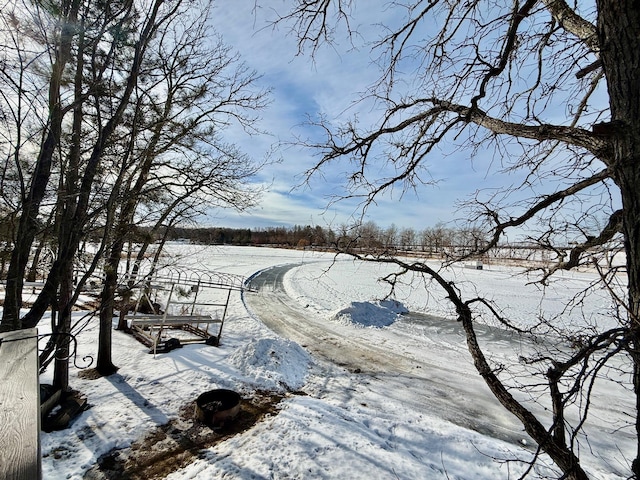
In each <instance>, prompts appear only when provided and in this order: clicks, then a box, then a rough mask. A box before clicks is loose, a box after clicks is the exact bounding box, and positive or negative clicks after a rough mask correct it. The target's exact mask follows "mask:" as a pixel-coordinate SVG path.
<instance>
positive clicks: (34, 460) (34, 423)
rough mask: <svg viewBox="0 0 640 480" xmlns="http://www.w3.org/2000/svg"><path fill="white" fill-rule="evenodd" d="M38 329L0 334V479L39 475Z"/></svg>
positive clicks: (18, 479)
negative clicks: (0, 340) (0, 426)
mask: <svg viewBox="0 0 640 480" xmlns="http://www.w3.org/2000/svg"><path fill="white" fill-rule="evenodd" d="M37 335H38V331H37V330H36V329H35V328H29V329H25V330H16V331H13V332H5V333H0V338H1V339H2V342H1V343H0V379H1V380H2V382H1V383H0V425H2V428H0V478H2V479H7V480H33V479H40V478H42V470H41V459H40V383H39V380H38V339H37Z"/></svg>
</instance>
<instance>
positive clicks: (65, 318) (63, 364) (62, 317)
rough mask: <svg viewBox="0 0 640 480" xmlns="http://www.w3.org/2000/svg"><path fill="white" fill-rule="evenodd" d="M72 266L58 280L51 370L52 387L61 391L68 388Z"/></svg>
mask: <svg viewBox="0 0 640 480" xmlns="http://www.w3.org/2000/svg"><path fill="white" fill-rule="evenodd" d="M72 299H73V266H72V265H70V266H68V267H67V268H66V270H65V272H64V274H63V275H62V278H61V281H60V298H59V300H58V312H59V316H58V325H57V328H56V339H57V341H56V357H55V363H54V370H53V387H54V389H60V390H62V391H63V392H65V391H68V390H69V354H70V348H69V345H70V344H71V307H72V306H73V300H72Z"/></svg>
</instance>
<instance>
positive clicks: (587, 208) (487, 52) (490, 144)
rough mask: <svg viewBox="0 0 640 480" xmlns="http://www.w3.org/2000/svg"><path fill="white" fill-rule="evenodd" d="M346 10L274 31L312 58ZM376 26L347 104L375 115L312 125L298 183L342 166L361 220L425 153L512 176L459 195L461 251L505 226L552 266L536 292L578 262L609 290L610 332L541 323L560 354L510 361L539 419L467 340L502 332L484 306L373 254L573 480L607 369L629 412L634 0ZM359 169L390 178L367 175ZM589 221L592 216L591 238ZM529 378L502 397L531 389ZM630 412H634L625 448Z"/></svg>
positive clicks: (638, 275)
mask: <svg viewBox="0 0 640 480" xmlns="http://www.w3.org/2000/svg"><path fill="white" fill-rule="evenodd" d="M360 3H361V2H355V1H354V0H304V1H302V0H292V2H291V3H290V5H292V7H291V10H290V11H289V12H283V14H282V16H281V17H279V19H278V21H280V22H290V24H291V25H293V28H294V31H295V32H296V33H297V35H298V38H299V48H300V51H301V52H302V51H304V50H305V49H308V48H310V50H311V51H312V52H315V51H317V49H318V48H320V45H321V43H323V42H325V41H329V42H330V41H331V40H332V39H333V38H334V34H335V33H336V32H337V30H338V29H340V28H345V30H346V31H347V32H348V33H350V34H351V33H353V32H352V30H351V27H352V25H359V24H360V23H359V21H357V20H354V19H353V18H352V14H353V13H354V12H355V11H356V10H354V6H355V5H356V4H357V5H359V4H360ZM362 3H364V2H362ZM367 11H368V12H369V13H371V9H370V8H369V7H368V6H367ZM383 15H384V16H383ZM380 22H381V24H380V25H378V26H377V28H376V31H377V32H383V33H382V34H381V36H380V37H379V38H376V39H373V41H372V44H371V47H372V51H373V52H374V53H375V54H377V55H378V61H377V65H380V66H381V73H380V77H379V81H378V82H377V83H375V84H374V85H372V86H371V89H370V90H369V92H368V95H367V96H366V97H363V98H361V101H363V102H364V101H370V100H371V101H373V102H375V104H376V105H378V106H381V107H382V108H383V114H382V115H381V118H380V120H379V121H378V122H377V123H372V124H370V125H361V124H359V123H358V120H357V119H354V120H352V121H347V122H345V123H343V124H336V125H332V124H329V123H328V122H327V121H325V120H323V119H320V121H319V122H318V123H317V125H318V126H319V127H320V131H321V132H324V134H325V135H326V138H325V139H324V141H321V142H313V143H311V142H307V143H306V144H307V145H308V146H310V147H312V148H314V149H315V150H316V152H317V153H318V154H319V161H318V162H317V164H316V165H315V167H314V168H313V169H311V170H309V171H308V172H307V174H308V175H313V174H315V173H316V172H318V171H321V170H322V169H323V168H327V167H329V168H334V167H333V164H334V163H335V162H338V161H341V160H344V164H345V165H352V166H353V171H352V172H348V173H347V175H346V176H345V178H346V182H345V189H346V193H345V195H344V196H346V197H354V196H361V197H362V198H363V208H364V209H365V210H366V209H367V207H368V206H370V205H371V204H372V202H374V201H375V200H376V199H377V198H378V197H379V196H381V195H383V194H385V193H386V192H388V191H389V190H391V189H393V190H396V191H397V190H398V189H400V190H401V191H407V190H412V189H414V188H416V187H417V185H418V184H420V183H422V180H421V174H422V173H423V170H424V168H425V163H426V159H432V160H433V158H434V157H438V156H439V157H440V158H441V160H439V161H442V162H445V161H447V157H446V153H447V152H454V151H460V150H463V151H466V152H468V155H469V157H474V156H486V155H487V152H492V153H493V162H492V163H491V166H490V167H489V168H490V169H491V171H492V172H493V173H494V174H504V175H511V176H512V178H513V180H511V182H510V183H509V185H510V186H509V187H508V188H506V189H504V190H503V191H499V192H496V191H491V192H482V191H480V192H477V193H476V194H475V195H474V196H472V197H471V198H469V199H468V201H467V203H466V205H465V208H466V209H465V210H464V216H465V217H466V218H467V219H468V220H469V224H470V225H469V229H468V230H467V231H468V232H473V235H471V236H470V237H469V238H468V239H465V243H468V242H467V240H469V239H470V240H471V244H470V245H468V248H465V249H464V252H463V254H464V255H478V254H482V253H484V252H488V251H489V249H491V248H493V247H496V246H498V245H499V242H501V241H502V240H503V239H505V238H506V236H507V235H509V234H511V235H514V234H513V233H512V232H514V231H515V232H521V233H522V232H524V233H525V234H526V235H528V237H527V239H526V240H527V242H528V243H529V244H530V245H533V247H534V248H535V251H538V252H540V251H544V252H547V253H548V256H547V258H548V259H549V260H550V261H551V262H552V265H551V266H549V267H544V268H543V269H541V271H540V276H539V280H540V282H541V284H543V285H544V284H545V283H547V282H548V281H550V280H551V279H552V278H553V274H554V273H555V272H557V271H560V270H568V269H572V268H576V267H578V266H583V265H587V264H589V265H591V266H592V267H594V268H597V269H598V270H599V272H600V273H601V281H600V285H599V286H600V287H601V288H604V289H608V290H610V291H611V293H612V301H613V302H614V304H615V305H616V308H615V310H614V312H613V313H612V318H611V320H612V322H609V324H611V323H613V325H614V326H613V327H610V326H606V325H605V324H602V325H599V324H596V325H592V326H590V328H589V329H586V328H585V329H582V330H579V331H578V332H573V334H572V333H571V332H567V331H562V329H561V328H560V326H559V325H557V324H555V323H554V322H553V321H552V320H548V321H546V322H542V323H541V325H544V328H545V329H546V332H547V333H548V332H551V331H552V332H554V334H558V335H559V336H560V338H562V339H563V340H562V341H563V342H565V343H566V344H567V348H558V349H557V350H553V351H548V352H545V353H544V354H542V353H541V354H540V355H539V356H537V357H535V358H529V359H523V360H522V363H521V365H520V367H526V368H528V370H527V371H528V375H530V376H531V378H532V379H533V380H532V382H531V383H535V382H537V387H535V388H537V390H536V395H540V396H542V395H545V396H546V398H547V399H548V403H549V405H550V408H549V412H550V413H549V415H550V416H549V418H543V417H539V416H536V415H535V414H534V413H532V410H531V409H530V408H529V406H530V405H529V404H528V403H527V400H526V395H525V396H522V395H518V398H516V396H515V395H513V394H512V390H511V387H514V385H511V384H510V383H509V380H508V378H509V376H508V374H507V373H506V372H505V371H504V370H503V369H502V366H500V365H493V364H492V363H491V361H490V360H489V359H488V358H487V356H486V354H485V352H484V351H483V349H482V346H481V344H480V342H479V341H478V336H477V334H476V329H475V324H476V321H477V320H478V319H479V318H481V317H484V321H486V319H487V317H494V318H495V319H496V320H497V321H498V322H500V323H501V324H503V325H511V323H509V321H508V319H506V318H503V317H502V316H501V315H500V314H499V312H500V310H499V309H497V308H496V306H494V305H492V304H491V303H490V302H488V301H487V300H486V299H482V298H463V296H462V294H461V293H460V291H459V290H458V289H457V288H456V287H455V285H454V284H452V283H451V282H450V281H449V280H448V279H447V278H445V277H446V275H445V274H444V273H442V272H440V271H438V270H436V269H434V268H432V267H430V266H429V265H428V264H427V263H426V262H421V261H412V262H407V261H404V260H403V259H401V258H397V257H392V256H379V257H376V258H373V259H374V260H375V261H382V262H389V263H392V264H395V265H397V266H398V267H399V268H400V270H399V273H402V272H407V271H414V272H422V273H424V274H425V275H427V276H429V277H431V278H432V279H433V281H435V282H436V283H437V284H438V285H440V287H441V288H442V289H443V290H444V291H445V292H446V295H447V297H448V298H449V299H450V301H451V302H452V303H453V305H454V306H455V309H456V312H457V315H458V319H459V320H460V322H461V324H462V326H463V328H464V331H465V332H466V336H467V343H468V347H469V351H470V353H471V355H472V357H473V360H474V363H475V365H476V368H477V370H478V372H479V374H480V375H481V376H482V377H483V378H484V380H485V381H486V383H487V385H488V386H489V387H490V389H491V390H492V392H493V393H494V395H495V396H496V398H497V399H498V400H499V401H500V402H501V403H502V405H504V407H505V408H507V409H508V410H509V411H510V412H511V413H513V414H514V415H515V416H516V417H517V418H519V419H520V421H521V422H522V424H523V426H524V428H525V430H526V431H527V432H528V433H529V435H530V436H531V437H532V438H533V439H534V440H535V441H536V442H537V444H538V446H539V449H540V452H544V453H546V454H547V455H548V456H549V457H550V458H551V459H552V460H553V462H554V463H555V464H556V466H557V467H558V468H559V469H560V471H561V472H562V478H571V479H584V478H587V477H588V474H587V472H586V471H585V470H584V468H583V465H582V463H581V460H580V455H586V454H587V453H586V451H587V450H588V449H585V448H583V449H580V445H581V442H584V438H585V437H584V436H583V433H584V431H585V429H586V428H587V425H588V420H589V415H588V414H589V405H590V401H589V399H590V398H591V397H590V395H591V393H592V391H593V389H594V388H596V387H595V386H596V385H597V384H599V383H600V382H605V381H606V380H603V377H606V374H605V372H606V371H607V368H619V366H620V365H628V366H629V368H627V369H626V370H625V371H624V373H625V374H626V375H628V378H630V379H631V380H630V381H629V382H628V385H626V386H627V387H628V388H629V390H630V391H632V392H633V394H634V395H635V396H636V398H637V399H638V401H637V402H634V404H636V405H640V348H639V347H640V322H639V321H638V318H639V317H638V315H639V314H640V213H639V212H640V189H639V188H638V185H640V161H639V159H638V152H640V148H639V147H640V95H638V92H639V91H640V69H639V68H638V65H640V5H639V4H638V2H637V1H635V0H595V1H593V2H591V1H590V2H573V4H572V5H570V4H569V3H567V2H566V1H565V0H523V1H520V0H513V1H512V2H493V1H491V0H474V1H466V0H465V1H463V0H450V1H446V2H445V1H440V0H429V1H427V0H411V1H407V2H395V1H392V2H389V3H388V4H387V6H386V8H385V9H381V18H380ZM351 38H352V40H353V39H355V38H357V37H356V36H355V35H352V36H351ZM408 85H410V88H409V87H408ZM456 149H457V150H456ZM450 155H451V153H450ZM349 162H350V163H349ZM371 165H376V166H380V165H390V166H391V167H392V168H391V170H390V173H389V174H388V175H384V174H383V175H379V174H377V173H375V172H379V171H380V170H379V169H378V170H377V169H376V168H371ZM383 171H384V170H383ZM378 175H379V176H378ZM594 215H598V216H606V217H607V219H606V220H605V221H604V222H601V228H600V229H599V230H594V222H593V218H594ZM479 233H482V234H481V235H480V234H479ZM568 242H572V243H571V244H570V246H569V247H568V245H569V243H568ZM612 244H617V245H624V248H623V251H624V253H625V258H626V264H625V265H623V266H615V265H613V264H612V263H611V262H607V259H606V258H605V251H606V249H608V248H610V247H611V245H612ZM362 258H363V259H365V260H371V259H372V257H362ZM622 270H624V273H626V280H627V281H626V291H625V292H624V293H623V294H620V293H619V291H618V290H617V289H616V287H615V283H614V277H616V274H620V273H622ZM578 301H579V300H578V299H575V302H578ZM568 308H569V306H568ZM541 331H542V330H537V331H536V330H535V329H532V331H531V333H534V334H535V333H540V332H541ZM572 337H573V339H572ZM576 338H579V341H578V342H577V343H576V344H574V345H573V348H571V346H569V345H568V344H569V342H571V341H575V340H576ZM620 357H625V358H626V359H627V361H626V362H625V361H621V359H620ZM531 383H529V382H522V383H519V384H517V385H516V387H518V388H519V389H520V390H521V393H522V392H523V391H524V392H526V391H529V392H532V389H533V388H534V387H532V386H531ZM527 389H528V390H527ZM521 398H525V399H524V400H523V399H521ZM572 408H573V409H577V410H578V411H579V417H578V419H577V420H576V419H571V420H570V419H569V418H568V416H567V412H568V411H569V410H571V409H572ZM638 413H639V412H638V411H636V412H633V428H634V430H635V434H636V439H637V438H638V437H639V436H640V415H639V414H638ZM623 462H624V461H623ZM623 462H621V463H623ZM628 464H629V466H630V470H631V472H630V475H632V476H634V477H639V476H640V443H638V453H636V457H635V459H633V460H631V461H629V462H628Z"/></svg>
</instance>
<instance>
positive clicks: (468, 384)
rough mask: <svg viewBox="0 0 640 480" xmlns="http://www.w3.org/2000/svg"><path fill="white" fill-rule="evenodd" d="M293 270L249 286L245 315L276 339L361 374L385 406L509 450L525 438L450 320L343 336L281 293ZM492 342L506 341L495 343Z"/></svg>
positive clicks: (264, 275) (421, 319)
mask: <svg viewBox="0 0 640 480" xmlns="http://www.w3.org/2000/svg"><path fill="white" fill-rule="evenodd" d="M295 266H296V265H286V266H279V267H274V268H271V269H268V270H265V271H263V272H261V273H259V274H258V275H257V276H255V277H254V278H253V279H252V281H251V285H252V286H253V287H254V288H256V289H257V293H247V294H245V303H246V305H247V307H248V309H249V310H250V311H251V312H252V313H253V314H254V315H255V316H256V317H258V318H259V319H260V320H261V321H262V322H264V323H265V325H267V326H268V327H269V328H270V329H272V330H273V331H274V332H276V333H277V334H279V335H281V336H283V337H285V338H288V339H291V340H293V341H295V342H297V343H299V344H300V345H302V346H304V347H305V348H306V349H307V350H308V351H310V352H311V353H313V354H314V355H316V356H318V357H320V358H323V359H325V360H329V361H330V362H332V363H334V364H337V365H340V366H343V367H346V368H347V369H349V370H351V371H352V372H354V373H355V374H359V375H361V377H362V379H361V383H363V384H367V388H369V389H373V390H376V389H380V391H381V392H382V391H384V392H387V395H388V392H394V393H393V395H394V396H395V398H392V399H389V400H390V403H393V404H396V402H397V404H398V405H403V406H404V407H406V408H407V409H412V410H413V411H423V412H424V413H426V414H429V415H437V416H439V417H440V418H444V419H446V420H448V421H450V422H452V423H455V424H457V425H460V426H463V427H466V428H470V429H473V430H476V431H478V432H480V433H482V434H485V435H490V436H493V437H495V438H499V439H502V440H505V441H508V442H511V443H520V442H521V441H522V439H523V438H524V437H526V435H525V434H524V433H523V432H522V426H521V425H520V424H519V423H518V422H517V420H516V419H515V418H514V417H511V416H510V415H509V414H508V413H506V412H505V411H504V409H503V408H502V407H501V406H500V405H499V404H498V403H497V401H496V400H495V398H494V397H493V396H492V395H491V393H490V392H489V390H488V388H487V387H486V386H485V385H484V383H483V381H482V380H481V379H480V378H479V377H478V375H477V373H475V370H474V369H473V366H472V365H471V363H470V359H469V354H468V352H467V351H466V345H465V342H464V336H463V335H462V333H461V332H460V329H459V326H458V325H457V323H456V322H455V321H451V320H446V319H441V318H436V317H430V316H427V315H418V314H411V315H406V316H403V318H402V320H400V321H398V322H396V323H395V324H394V326H393V328H391V329H389V328H385V329H376V328H351V329H350V330H347V331H345V327H344V326H343V325H340V324H339V323H336V322H331V321H327V320H326V319H324V318H320V317H319V316H318V315H316V314H314V313H313V312H310V311H309V310H308V309H306V308H305V305H303V304H300V303H299V302H297V301H296V300H295V299H292V298H291V297H290V296H289V295H288V294H287V293H286V291H285V288H284V283H283V279H284V276H285V274H286V273H287V272H288V271H289V270H290V269H292V268H293V267H295ZM390 330H391V331H390ZM494 341H495V342H496V343H499V342H502V341H506V340H505V339H503V338H500V337H499V336H496V338H495V340H494ZM469 392H474V393H473V396H471V395H470V393H469ZM381 407H384V406H381Z"/></svg>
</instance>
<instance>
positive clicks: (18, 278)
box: [1, 0, 80, 330]
mask: <svg viewBox="0 0 640 480" xmlns="http://www.w3.org/2000/svg"><path fill="white" fill-rule="evenodd" d="M79 4H80V2H79V0H72V1H71V2H69V3H67V2H63V4H62V5H61V10H66V16H65V18H63V19H62V22H63V26H62V31H61V32H60V40H59V43H58V45H57V46H58V48H57V49H55V50H56V53H57V56H56V61H55V62H54V64H53V66H52V69H51V80H50V82H49V129H48V131H47V132H46V135H45V137H44V140H43V143H42V145H41V148H40V153H39V155H38V158H37V160H36V164H35V168H34V171H33V176H32V180H31V186H30V189H29V192H28V194H27V195H26V197H25V198H23V202H22V212H21V215H20V221H19V223H18V230H17V232H16V243H15V247H14V249H13V252H12V254H11V261H10V262H9V270H8V273H7V283H6V287H5V302H4V308H3V312H2V324H1V327H2V329H12V330H13V329H18V328H23V325H22V322H21V321H20V308H22V288H23V285H24V273H25V270H26V268H27V264H28V262H29V252H30V250H31V245H32V244H33V240H34V238H35V236H36V232H37V220H38V214H39V211H40V204H41V203H42V200H43V199H44V196H45V193H46V190H47V185H48V183H49V178H50V177H51V167H52V165H53V156H54V152H55V149H56V148H57V146H58V142H59V140H60V134H61V131H62V119H63V116H64V113H63V108H62V104H61V103H60V85H61V83H62V76H63V72H64V69H65V66H66V65H67V62H68V61H69V59H70V57H71V41H72V39H73V36H74V35H75V32H76V20H77V16H78V8H79Z"/></svg>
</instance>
